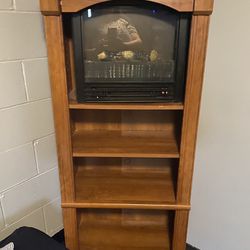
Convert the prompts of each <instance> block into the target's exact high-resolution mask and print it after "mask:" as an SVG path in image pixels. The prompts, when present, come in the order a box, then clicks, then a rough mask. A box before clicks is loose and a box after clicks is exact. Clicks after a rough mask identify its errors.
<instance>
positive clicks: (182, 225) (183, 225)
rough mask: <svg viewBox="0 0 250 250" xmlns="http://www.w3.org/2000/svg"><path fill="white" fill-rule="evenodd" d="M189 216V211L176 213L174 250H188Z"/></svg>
mask: <svg viewBox="0 0 250 250" xmlns="http://www.w3.org/2000/svg"><path fill="white" fill-rule="evenodd" d="M188 215H189V211H188V210H186V211H185V210H182V211H180V210H178V211H176V213H175V218H174V233H173V247H172V250H185V249H186V239H187V228H188Z"/></svg>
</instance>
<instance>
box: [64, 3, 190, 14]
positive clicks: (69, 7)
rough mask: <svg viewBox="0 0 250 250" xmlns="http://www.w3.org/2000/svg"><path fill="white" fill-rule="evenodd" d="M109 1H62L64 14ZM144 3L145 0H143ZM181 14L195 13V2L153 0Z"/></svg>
mask: <svg viewBox="0 0 250 250" xmlns="http://www.w3.org/2000/svg"><path fill="white" fill-rule="evenodd" d="M108 1H109V0H62V12H77V11H79V10H82V9H84V8H87V7H89V6H91V5H94V4H98V3H102V2H108ZM141 1H143V0H141ZM151 2H155V3H160V4H163V5H165V6H168V7H170V8H173V9H175V10H178V11H181V12H191V11H193V6H194V0H151Z"/></svg>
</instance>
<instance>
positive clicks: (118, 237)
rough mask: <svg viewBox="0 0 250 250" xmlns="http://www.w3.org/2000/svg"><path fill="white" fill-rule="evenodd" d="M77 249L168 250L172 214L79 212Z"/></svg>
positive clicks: (126, 211) (146, 211) (104, 211)
mask: <svg viewBox="0 0 250 250" xmlns="http://www.w3.org/2000/svg"><path fill="white" fill-rule="evenodd" d="M78 213H79V217H80V223H79V239H80V249H81V250H83V249H87V250H113V249H116V250H140V249H145V250H153V249H154V250H169V249H170V247H171V240H170V239H171V235H172V233H171V232H172V216H171V215H172V214H169V213H168V212H166V211H151V210H145V211H141V210H119V209H116V210H107V209H106V210H102V209H101V210H95V209H86V210H80V211H79V212H78Z"/></svg>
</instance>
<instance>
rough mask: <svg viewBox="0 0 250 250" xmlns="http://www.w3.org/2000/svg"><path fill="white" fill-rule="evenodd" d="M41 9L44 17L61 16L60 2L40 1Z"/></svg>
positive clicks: (54, 0)
mask: <svg viewBox="0 0 250 250" xmlns="http://www.w3.org/2000/svg"><path fill="white" fill-rule="evenodd" d="M40 9H41V12H42V14H43V15H44V16H58V15H60V14H61V6H60V1H59V0H40Z"/></svg>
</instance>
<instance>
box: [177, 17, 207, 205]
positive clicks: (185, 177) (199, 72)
mask: <svg viewBox="0 0 250 250" xmlns="http://www.w3.org/2000/svg"><path fill="white" fill-rule="evenodd" d="M208 28H209V16H193V20H192V28H191V43H190V51H189V63H188V75H187V86H186V98H185V109H184V117H183V127H182V141H181V151H180V166H179V179H178V190H177V201H178V202H180V203H183V204H189V203H190V196H191V187H192V177H193V165H194V155H195V146H196V137H197V128H198V119H199V109H200V99H201V91H202V83H203V75H204V67H205V56H206V48H207V38H208Z"/></svg>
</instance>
